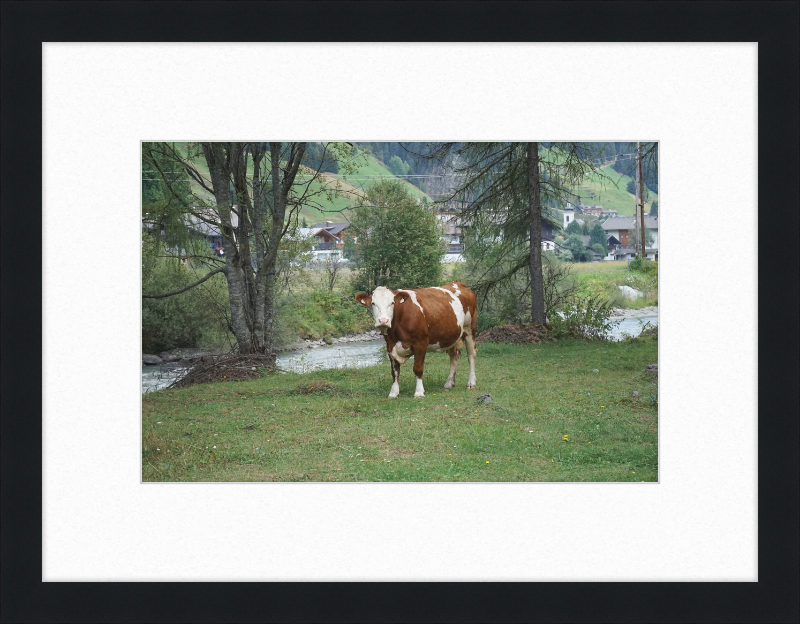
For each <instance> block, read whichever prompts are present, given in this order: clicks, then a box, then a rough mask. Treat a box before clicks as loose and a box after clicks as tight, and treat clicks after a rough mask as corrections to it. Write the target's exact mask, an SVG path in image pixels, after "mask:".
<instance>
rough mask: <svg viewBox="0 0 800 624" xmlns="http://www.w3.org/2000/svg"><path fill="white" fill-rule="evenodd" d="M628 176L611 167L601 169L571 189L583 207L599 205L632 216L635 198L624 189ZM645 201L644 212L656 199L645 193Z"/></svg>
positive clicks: (628, 179)
mask: <svg viewBox="0 0 800 624" xmlns="http://www.w3.org/2000/svg"><path fill="white" fill-rule="evenodd" d="M630 180H631V178H630V176H627V175H623V174H620V173H619V172H618V171H614V169H613V168H612V166H611V165H608V166H606V167H603V168H602V169H600V172H599V173H597V172H595V173H592V174H590V175H589V176H587V177H586V178H585V182H584V183H583V184H582V185H580V187H578V188H575V189H573V190H574V191H575V192H576V193H578V195H580V197H581V202H583V203H584V204H585V205H592V204H596V205H600V206H602V207H603V208H604V209H606V210H616V211H617V212H618V213H619V214H621V215H626V216H630V217H632V216H633V213H634V210H635V207H636V198H635V197H634V196H633V195H632V194H631V193H628V192H627V191H626V190H625V189H626V187H627V186H628V182H629V181H630ZM646 193H647V195H646V196H647V201H646V202H645V212H647V211H649V209H650V205H651V204H652V203H653V202H654V201H656V200H657V199H658V195H657V194H656V193H653V192H652V191H646Z"/></svg>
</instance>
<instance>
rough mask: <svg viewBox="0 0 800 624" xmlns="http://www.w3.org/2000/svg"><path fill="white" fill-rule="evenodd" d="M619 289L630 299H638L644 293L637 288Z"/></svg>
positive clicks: (625, 287)
mask: <svg viewBox="0 0 800 624" xmlns="http://www.w3.org/2000/svg"><path fill="white" fill-rule="evenodd" d="M619 289H620V290H621V291H622V294H623V295H625V297H627V298H628V299H638V298H639V297H641V296H642V295H643V294H644V293H643V292H642V291H641V290H636V289H635V288H631V287H630V286H620V287H619Z"/></svg>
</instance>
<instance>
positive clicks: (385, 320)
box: [356, 286, 394, 334]
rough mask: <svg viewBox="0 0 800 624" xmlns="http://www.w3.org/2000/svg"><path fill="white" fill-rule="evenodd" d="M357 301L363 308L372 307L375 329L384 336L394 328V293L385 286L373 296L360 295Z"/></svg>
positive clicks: (379, 287) (374, 292)
mask: <svg viewBox="0 0 800 624" xmlns="http://www.w3.org/2000/svg"><path fill="white" fill-rule="evenodd" d="M356 301H358V302H359V303H360V304H361V305H363V306H367V307H370V306H371V307H372V316H373V318H374V319H375V327H376V328H377V329H379V330H380V332H381V333H382V334H386V332H387V331H389V328H390V327H391V326H392V319H393V318H394V293H393V292H392V291H391V290H389V289H388V288H386V287H385V286H378V287H377V288H376V289H375V290H374V291H373V292H372V295H368V294H367V293H358V294H357V295H356Z"/></svg>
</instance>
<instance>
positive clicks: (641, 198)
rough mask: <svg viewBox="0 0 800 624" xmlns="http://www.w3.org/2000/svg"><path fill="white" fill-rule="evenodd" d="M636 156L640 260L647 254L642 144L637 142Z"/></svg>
mask: <svg viewBox="0 0 800 624" xmlns="http://www.w3.org/2000/svg"><path fill="white" fill-rule="evenodd" d="M636 155H637V157H638V158H639V209H640V210H641V213H640V214H641V216H642V226H641V228H639V230H640V235H639V240H641V242H642V258H646V257H647V252H646V251H645V246H644V244H645V240H644V239H645V230H644V175H642V144H641V143H639V142H637V143H636Z"/></svg>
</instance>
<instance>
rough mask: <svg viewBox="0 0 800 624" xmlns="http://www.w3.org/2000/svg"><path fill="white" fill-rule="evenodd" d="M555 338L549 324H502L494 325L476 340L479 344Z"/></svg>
mask: <svg viewBox="0 0 800 624" xmlns="http://www.w3.org/2000/svg"><path fill="white" fill-rule="evenodd" d="M552 339H553V334H552V332H551V331H550V328H549V327H548V326H547V325H538V324H536V323H532V324H530V325H501V326H500V327H492V328H491V329H488V330H486V331H484V332H481V335H480V336H478V338H477V339H476V340H475V342H476V343H477V344H482V343H484V342H504V343H510V344H539V343H541V342H549V341H550V340H552Z"/></svg>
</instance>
